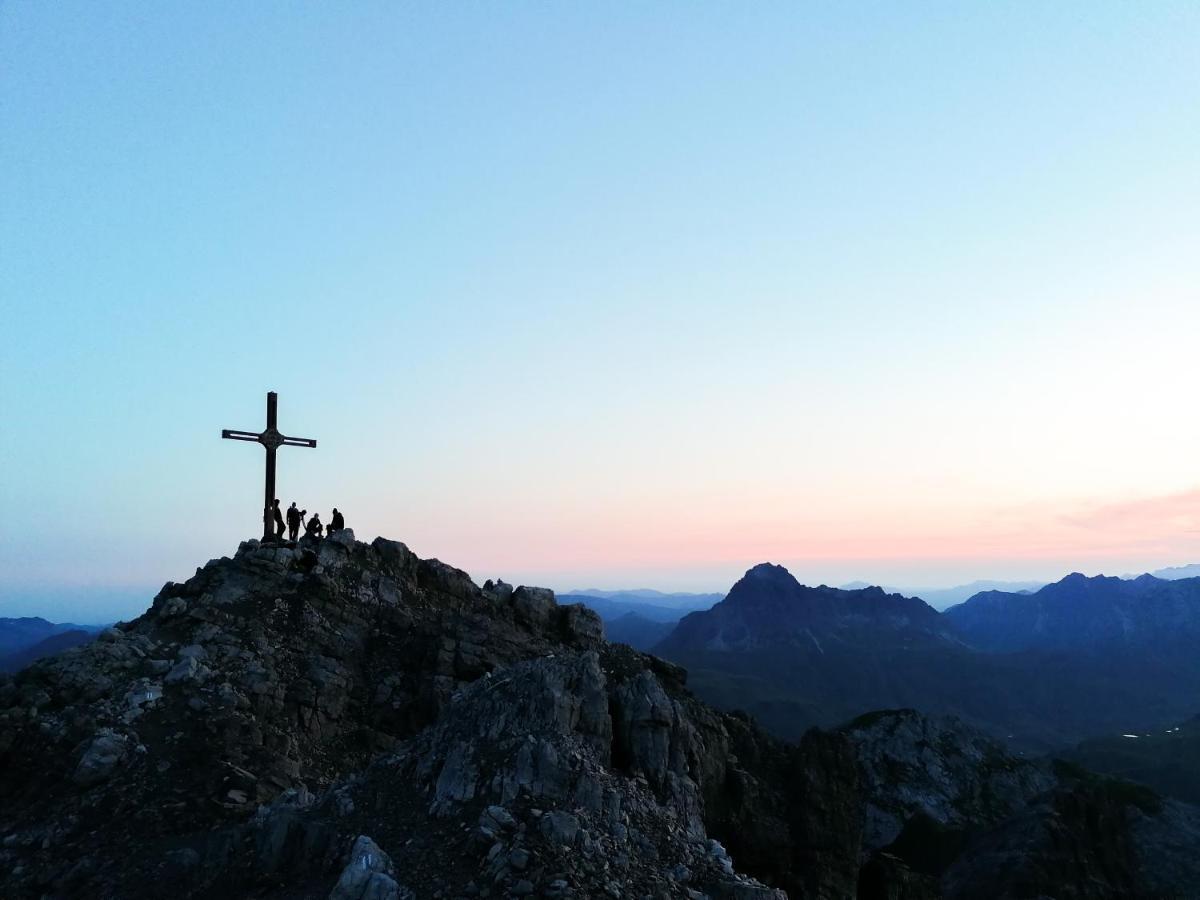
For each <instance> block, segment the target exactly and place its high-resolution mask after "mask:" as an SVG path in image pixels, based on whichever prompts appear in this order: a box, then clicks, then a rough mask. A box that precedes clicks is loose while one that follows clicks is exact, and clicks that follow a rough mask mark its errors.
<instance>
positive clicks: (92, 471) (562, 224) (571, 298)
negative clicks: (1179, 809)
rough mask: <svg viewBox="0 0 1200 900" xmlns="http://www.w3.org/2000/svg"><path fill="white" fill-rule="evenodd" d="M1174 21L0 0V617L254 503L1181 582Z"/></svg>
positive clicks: (936, 8)
mask: <svg viewBox="0 0 1200 900" xmlns="http://www.w3.org/2000/svg"><path fill="white" fill-rule="evenodd" d="M1198 113H1200V6H1198V5H1196V4H1194V3H1183V2H1178V3H1171V2H1163V3H1146V4H1129V3H1106V2H1097V0H1089V2H1062V3H1054V4H1032V3H991V4H962V3H912V4H891V3H847V4H833V3H812V4H793V3H779V4H770V3H761V4H752V5H749V6H748V5H746V4H733V3H687V4H683V3H672V2H663V3H656V4H635V3H604V4H546V3H525V4H480V3H465V2H464V3H436V4H435V3H429V4H400V3H392V2H388V3H371V2H361V3H355V4H319V3H269V2H262V3H255V4H241V3H221V2H212V3H204V4H152V3H120V2H117V3H106V4H95V3H90V2H61V3H54V4H48V3H38V2H22V0H9V2H5V3H3V4H0V317H2V320H3V322H4V323H5V327H4V329H3V331H2V332H0V341H2V342H3V352H2V353H0V413H2V416H3V423H4V424H3V426H2V427H0V502H2V503H3V510H4V514H3V516H2V518H0V616H4V615H26V614H42V615H47V617H49V618H56V619H59V620H62V619H71V620H74V621H81V622H92V621H106V620H110V619H114V618H121V617H130V616H132V615H136V614H137V613H138V612H140V611H141V609H143V608H144V607H145V605H146V603H147V602H148V601H149V599H150V598H151V597H152V596H153V594H154V592H155V591H156V590H157V588H158V587H159V586H161V584H162V583H163V582H165V581H167V580H175V581H180V580H183V579H185V578H186V577H188V576H189V575H190V574H191V572H192V571H193V570H194V569H195V567H196V566H198V565H202V564H203V563H204V562H205V561H206V560H208V559H209V558H212V557H218V556H222V555H230V554H232V552H233V551H234V550H235V549H236V547H237V544H238V542H239V541H240V540H242V539H244V538H248V537H252V536H255V535H256V534H257V533H258V524H259V507H260V501H261V491H262V488H261V483H262V469H263V460H262V455H263V454H262V451H261V449H260V448H258V447H256V446H254V445H251V444H244V443H236V442H232V441H221V440H220V431H221V429H222V428H237V429H246V430H259V429H261V428H262V427H263V424H264V415H265V413H264V406H265V393H266V391H268V390H275V391H278V392H279V396H280V400H279V409H280V428H281V430H282V431H283V432H284V433H287V434H292V435H296V436H300V437H312V438H316V439H318V442H319V443H318V447H317V449H316V450H308V449H298V448H285V449H283V450H281V451H280V453H279V467H280V468H279V472H280V474H279V489H278V493H279V496H280V498H281V500H282V501H283V503H284V504H285V505H286V504H287V503H289V502H291V501H292V500H297V501H298V502H299V503H300V505H301V506H304V507H306V508H308V509H310V510H312V509H319V510H322V511H323V512H324V516H323V518H325V519H326V520H327V519H328V515H329V513H328V510H329V509H330V508H332V507H333V506H338V507H339V508H340V509H341V510H343V512H344V513H345V515H346V522H347V524H348V525H349V526H350V527H352V528H353V529H354V530H355V532H356V534H357V535H358V537H359V538H360V539H362V538H366V539H368V540H370V539H371V538H373V537H374V536H375V535H377V534H381V535H384V536H386V537H389V538H394V539H397V540H402V541H404V542H405V543H406V544H408V545H409V546H410V547H411V548H412V549H413V550H414V551H416V552H417V553H419V554H420V555H422V556H432V557H437V558H440V559H442V560H445V561H447V562H450V563H452V564H454V565H457V566H459V567H461V568H463V569H465V570H466V571H468V572H469V573H470V574H471V575H472V576H473V577H474V578H475V579H476V581H477V582H482V581H483V580H484V579H486V578H489V577H491V578H495V577H503V578H504V579H505V580H507V581H510V582H514V583H527V584H542V585H547V586H550V587H553V588H556V589H558V590H566V589H571V588H581V587H601V588H620V587H625V588H632V587H653V588H658V589H663V590H697V591H719V590H724V589H727V588H728V587H729V585H730V584H732V583H733V581H734V580H736V579H737V577H738V576H739V575H740V574H741V573H742V572H743V571H745V569H747V568H749V567H750V566H751V565H753V564H755V563H757V562H761V561H764V560H770V561H773V562H779V563H783V564H784V565H787V566H788V568H789V569H790V570H791V571H792V572H793V573H794V574H795V575H796V576H797V577H798V578H800V580H801V581H805V582H808V583H820V582H826V583H830V584H837V583H841V582H845V581H850V580H858V579H862V580H867V581H876V582H881V583H885V584H904V585H927V586H939V585H951V584H956V583H961V582H964V581H971V580H974V579H976V578H1021V579H1024V578H1034V579H1047V580H1049V579H1053V578H1058V577H1061V576H1062V575H1064V574H1066V573H1067V572H1070V571H1083V572H1085V573H1088V574H1094V573H1099V572H1104V573H1108V574H1123V573H1126V572H1138V571H1145V570H1147V569H1154V568H1158V567H1161V566H1166V565H1178V564H1183V563H1188V562H1195V561H1200V454H1198V452H1197V451H1198V450H1200V417H1198V416H1197V415H1196V385H1197V377H1196V375H1197V372H1196V369H1197V361H1196V360H1197V352H1196V347H1197V335H1198V333H1200V277H1198V276H1200V217H1197V215H1196V210H1197V208H1198V203H1197V201H1198V199H1200V115H1198Z"/></svg>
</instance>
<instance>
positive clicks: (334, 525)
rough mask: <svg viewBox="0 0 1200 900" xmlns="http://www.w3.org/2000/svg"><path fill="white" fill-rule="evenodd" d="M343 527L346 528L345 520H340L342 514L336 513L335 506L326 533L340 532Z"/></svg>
mask: <svg viewBox="0 0 1200 900" xmlns="http://www.w3.org/2000/svg"><path fill="white" fill-rule="evenodd" d="M345 527H346V520H345V519H343V518H342V514H341V513H340V512H338V509H337V507H336V506H335V507H334V508H333V516H332V517H331V518H330V520H329V532H328V533H329V534H333V533H334V532H335V531H341V530H342V529H343V528H345Z"/></svg>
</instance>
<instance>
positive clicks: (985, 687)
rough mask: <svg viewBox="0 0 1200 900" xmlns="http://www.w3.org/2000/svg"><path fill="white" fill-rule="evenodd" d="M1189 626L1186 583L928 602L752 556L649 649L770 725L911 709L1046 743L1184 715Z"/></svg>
mask: <svg viewBox="0 0 1200 900" xmlns="http://www.w3.org/2000/svg"><path fill="white" fill-rule="evenodd" d="M1114 598H1116V599H1117V600H1119V601H1120V602H1119V603H1117V602H1115V601H1114ZM1010 611H1011V617H1010V615H1009V613H1010ZM1198 623H1200V580H1197V581H1195V582H1194V583H1189V582H1183V581H1176V582H1165V581H1160V580H1158V579H1154V578H1151V577H1150V576H1143V577H1142V578H1139V579H1137V580H1136V581H1134V582H1123V581H1121V580H1119V579H1107V578H1092V579H1088V578H1084V577H1083V576H1069V577H1068V578H1066V579H1063V581H1061V582H1058V583H1057V584H1054V585H1049V586H1047V587H1045V588H1043V589H1042V590H1040V591H1038V592H1037V593H1035V594H1025V593H1011V594H1008V593H999V592H988V593H984V594H981V595H978V596H977V597H975V598H972V599H971V600H969V601H968V602H966V603H964V604H962V605H961V606H959V607H954V608H952V609H951V610H949V611H947V612H946V613H942V614H939V613H937V612H936V611H934V610H933V609H932V608H930V607H929V606H928V605H926V604H924V603H923V602H921V601H920V600H916V599H913V598H905V597H903V596H901V595H897V594H886V593H884V592H883V591H882V590H880V589H879V588H868V589H862V590H853V591H846V590H839V589H836V588H828V587H824V586H822V587H817V588H812V587H805V586H802V585H800V584H799V583H798V582H797V581H796V580H795V579H794V578H793V577H792V576H791V575H790V574H789V573H788V572H787V570H786V569H783V568H782V567H779V566H772V565H769V564H763V565H760V566H756V567H754V568H753V569H751V570H750V571H749V572H747V573H746V576H745V577H744V578H742V579H741V580H740V581H739V582H738V583H737V584H736V585H735V586H734V588H733V589H732V590H731V591H730V593H729V595H728V597H727V598H726V599H725V601H723V602H722V603H720V604H718V605H717V606H715V607H714V608H713V609H712V610H709V611H707V612H697V613H692V614H690V615H688V616H686V617H685V618H684V619H682V620H681V621H680V623H679V625H678V626H677V627H676V629H675V631H674V632H672V633H671V634H670V635H669V636H668V637H667V638H665V639H664V640H663V641H662V642H661V643H660V644H658V645H657V646H656V647H655V648H654V652H656V653H660V654H661V655H662V656H664V657H666V658H668V659H671V660H673V661H675V662H678V663H680V664H681V665H684V666H686V667H687V668H688V670H689V671H690V672H691V684H692V686H693V689H695V690H696V691H697V692H698V694H699V695H700V696H702V697H704V698H705V699H707V700H709V701H710V702H712V703H714V704H715V705H717V706H718V707H720V708H724V709H735V708H741V709H745V710H747V711H748V712H750V713H752V714H753V715H755V716H756V717H757V718H758V719H759V720H760V721H762V722H763V724H764V725H766V726H767V727H768V728H770V729H771V730H773V731H775V732H776V733H778V734H780V735H782V736H784V737H796V736H798V735H800V734H802V733H803V732H804V731H805V730H806V729H807V728H809V727H812V726H814V725H816V726H824V727H829V726H833V725H836V724H838V723H839V722H843V721H846V720H847V719H850V718H852V717H854V716H856V715H858V714H860V713H862V712H864V711H866V710H871V709H877V708H880V707H913V708H917V709H920V710H922V711H924V712H929V713H935V714H952V715H955V716H958V717H960V718H962V719H964V720H966V721H968V722H971V723H972V724H974V725H976V726H978V727H981V728H984V729H986V730H988V731H990V732H991V733H993V734H995V735H997V736H999V737H1001V738H1004V739H1007V740H1010V741H1011V742H1012V744H1013V745H1014V746H1016V747H1020V748H1024V749H1027V750H1029V751H1037V752H1046V751H1050V750H1053V749H1055V748H1058V747H1062V746H1065V745H1069V744H1074V743H1075V742H1077V741H1079V740H1081V739H1084V738H1086V737H1089V736H1092V735H1096V734H1104V733H1120V732H1122V731H1127V730H1130V729H1139V728H1149V727H1158V726H1159V725H1161V724H1163V723H1170V722H1174V721H1178V720H1179V719H1181V718H1184V717H1187V716H1189V715H1191V714H1192V713H1193V711H1194V708H1195V706H1196V703H1197V698H1198V697H1200V654H1198V653H1196V652H1195V648H1196V647H1197V646H1200V625H1198Z"/></svg>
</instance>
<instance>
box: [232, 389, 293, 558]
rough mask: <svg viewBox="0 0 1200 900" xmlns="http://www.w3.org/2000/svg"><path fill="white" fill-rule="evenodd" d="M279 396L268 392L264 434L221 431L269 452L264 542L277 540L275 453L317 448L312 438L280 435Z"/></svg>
mask: <svg viewBox="0 0 1200 900" xmlns="http://www.w3.org/2000/svg"><path fill="white" fill-rule="evenodd" d="M278 403H279V396H278V395H277V394H276V393H275V392H274V391H268V392H267V428H266V430H265V431H262V432H254V431H236V430H234V429H232V428H223V429H221V437H223V438H228V439H229V440H231V441H257V442H258V443H260V444H262V445H263V447H265V448H266V450H267V485H266V487H267V489H266V493H265V494H264V500H263V540H264V541H273V540H275V527H274V521H273V519H274V517H273V516H272V513H271V510H272V508H273V507H274V500H275V451H276V450H278V449H279V448H280V447H316V446H317V442H316V441H314V440H311V439H310V438H296V437H287V436H286V435H283V434H280V433H279V429H278V428H277V427H276V424H277V423H276V418H277V407H278Z"/></svg>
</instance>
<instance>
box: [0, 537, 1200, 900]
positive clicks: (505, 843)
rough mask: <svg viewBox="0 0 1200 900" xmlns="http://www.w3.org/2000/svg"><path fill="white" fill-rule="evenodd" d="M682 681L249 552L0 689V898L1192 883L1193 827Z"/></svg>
mask: <svg viewBox="0 0 1200 900" xmlns="http://www.w3.org/2000/svg"><path fill="white" fill-rule="evenodd" d="M684 685H685V673H684V671H683V670H682V669H680V668H679V667H677V666H674V665H672V664H670V663H667V662H664V661H663V660H659V659H656V658H655V657H652V656H648V655H644V654H641V653H638V652H636V651H634V650H632V649H630V648H628V647H625V646H621V645H610V644H608V643H606V642H605V641H604V639H603V635H602V626H601V624H600V622H599V620H598V619H597V618H596V616H595V615H594V614H592V613H591V612H590V611H588V610H587V609H585V608H583V607H580V606H560V605H558V603H557V602H556V601H555V598H554V596H553V594H551V593H550V592H549V591H545V590H541V589H537V588H524V587H522V588H517V589H515V590H514V589H513V588H511V587H509V586H508V585H505V584H503V583H502V582H501V583H497V584H493V583H491V582H488V583H487V584H486V585H485V586H484V587H483V588H480V587H477V586H476V585H475V584H474V583H473V582H472V581H471V580H470V578H468V577H467V575H466V574H465V573H463V572H461V571H459V570H457V569H454V568H452V567H450V566H447V565H445V564H443V563H440V562H437V561H436V560H421V559H418V558H417V557H416V556H415V555H414V554H412V553H411V552H409V551H408V549H407V548H406V547H404V545H402V544H398V543H394V542H390V541H384V540H376V541H375V542H373V543H372V544H370V545H367V544H362V543H358V542H356V541H354V539H353V535H352V534H349V533H342V534H339V535H338V536H337V537H336V538H332V539H326V540H324V541H319V542H317V541H314V542H301V544H300V545H299V546H297V547H295V548H290V547H274V546H259V545H258V544H257V542H248V543H246V544H243V545H242V547H241V548H239V551H238V553H237V554H236V555H235V556H234V557H233V558H232V559H229V558H226V559H221V560H214V561H213V562H210V563H209V564H208V565H206V566H205V567H204V568H202V569H200V570H198V571H197V573H196V575H195V576H194V577H193V578H191V579H189V580H188V581H187V582H186V583H184V584H168V585H167V586H166V587H164V588H163V590H162V591H161V592H160V594H159V595H158V596H157V597H156V598H155V600H154V602H153V605H152V607H151V608H150V610H149V611H148V612H147V613H146V614H145V615H143V616H142V617H141V618H139V619H137V620H135V621H133V622H130V623H127V624H124V625H121V626H119V627H117V628H114V629H111V630H109V631H108V632H106V633H104V634H103V635H101V637H100V638H99V639H98V640H97V641H96V642H95V643H93V644H91V645H88V646H86V647H82V648H78V649H76V650H72V651H68V652H66V653H65V654H63V655H61V656H59V657H56V658H53V659H49V660H43V661H41V662H39V663H37V664H35V665H33V666H31V667H30V668H28V669H26V670H24V671H22V672H21V673H19V674H17V675H16V676H15V677H6V678H5V679H4V680H0V764H2V768H0V895H2V896H4V897H6V898H8V897H12V898H24V897H49V898H53V897H88V898H108V897H112V898H134V900H137V898H143V897H145V898H149V897H161V896H164V894H165V893H169V894H170V895H171V896H177V897H181V898H182V897H209V898H226V897H241V896H255V897H269V898H280V900H282V898H318V897H320V898H325V897H330V898H336V900H349V898H354V900H360V898H376V900H399V898H405V897H420V898H425V897H431V898H458V897H520V896H542V897H568V896H569V897H577V898H591V897H606V896H607V897H614V898H619V897H631V898H642V897H681V898H683V897H687V898H700V897H710V898H721V897H728V898H738V900H755V898H773V900H781V898H783V897H784V896H790V897H793V898H801V897H804V898H807V897H819V898H843V897H853V896H856V895H857V896H860V897H863V898H868V900H869V898H875V897H881V898H882V897H900V896H904V897H934V896H941V895H942V893H943V892H945V893H946V895H947V896H963V897H965V896H972V894H971V893H970V891H971V890H973V889H974V888H973V886H975V885H977V884H979V883H982V882H981V881H980V879H983V880H985V881H986V879H987V878H988V877H989V876H988V874H987V873H988V871H989V868H988V867H989V865H991V863H990V860H993V859H995V858H997V857H996V854H994V853H991V851H989V850H988V848H989V847H993V846H995V844H996V842H997V841H1001V842H1003V846H1005V847H1009V846H1017V847H1024V848H1026V850H1027V852H1025V853H1024V855H1021V854H1020V853H1016V852H1013V853H1008V854H1007V856H1005V857H1004V863H1005V866H1006V870H1007V871H1010V872H1016V873H1018V875H1015V876H1012V877H1014V878H1018V882H1019V878H1020V876H1019V873H1020V872H1022V871H1025V870H1026V869H1028V868H1029V867H1033V869H1034V870H1036V871H1039V872H1041V871H1043V870H1045V871H1049V872H1051V873H1052V872H1053V871H1054V867H1053V865H1050V866H1049V868H1048V869H1046V865H1047V860H1048V859H1049V860H1050V861H1051V862H1053V857H1052V853H1051V851H1052V850H1053V849H1054V848H1059V847H1064V846H1065V847H1073V848H1075V850H1077V851H1078V853H1077V854H1076V855H1078V854H1079V853H1103V854H1105V855H1106V858H1110V859H1113V860H1117V861H1118V862H1120V861H1124V862H1122V863H1121V864H1120V865H1115V866H1114V867H1112V868H1111V872H1109V874H1107V875H1104V874H1102V876H1101V880H1102V881H1103V884H1104V885H1105V887H1106V889H1107V887H1109V886H1112V887H1113V890H1117V889H1121V890H1124V889H1126V888H1127V887H1128V886H1129V884H1134V885H1135V886H1136V885H1137V884H1140V883H1141V882H1140V881H1139V879H1141V878H1142V877H1143V876H1142V874H1140V873H1143V872H1144V869H1145V866H1144V863H1145V862H1146V861H1151V862H1153V861H1154V860H1156V859H1166V860H1168V862H1169V863H1170V865H1168V866H1166V868H1165V869H1164V871H1167V872H1169V873H1171V874H1170V875H1169V877H1168V876H1164V878H1160V881H1163V880H1164V879H1165V881H1166V883H1167V884H1168V886H1170V884H1174V883H1176V882H1178V883H1185V881H1184V880H1185V879H1187V878H1190V877H1192V875H1193V874H1195V873H1193V872H1192V871H1191V869H1190V868H1189V867H1188V860H1189V859H1190V858H1192V857H1189V855H1188V852H1190V851H1191V850H1192V849H1200V842H1197V840H1195V838H1194V837H1189V832H1188V830H1187V822H1189V821H1191V820H1190V819H1188V816H1189V815H1190V814H1191V813H1190V808H1184V809H1181V810H1180V809H1172V810H1166V811H1164V810H1162V809H1159V810H1158V811H1155V810H1154V809H1152V808H1147V809H1146V810H1137V811H1136V813H1135V812H1132V811H1131V809H1132V807H1131V806H1130V803H1131V802H1133V801H1131V800H1130V799H1129V798H1128V797H1125V796H1124V795H1122V794H1121V793H1120V792H1119V791H1118V792H1115V793H1114V792H1113V791H1107V792H1106V791H1105V790H1099V789H1098V788H1096V786H1095V784H1093V783H1091V782H1088V783H1087V784H1086V785H1085V784H1084V782H1083V781H1080V780H1079V779H1078V778H1077V777H1076V776H1074V775H1072V776H1071V777H1070V778H1068V777H1066V776H1064V775H1063V774H1062V773H1058V772H1054V771H1051V770H1049V769H1047V768H1039V767H1035V766H1032V765H1031V764H1029V763H1024V762H1021V761H1019V760H1014V759H1013V758H1012V757H1008V756H1006V755H1005V754H1004V753H1003V751H1002V750H1001V749H1000V748H999V747H998V746H997V745H994V744H993V743H992V742H990V741H988V740H987V739H986V738H983V737H982V736H981V735H978V734H977V733H975V732H972V731H970V729H966V728H965V727H964V726H962V725H961V724H960V723H956V722H954V721H953V720H946V721H933V720H928V719H925V718H923V717H921V716H919V715H917V714H916V713H912V712H884V713H878V714H876V715H874V716H873V717H868V718H864V719H863V720H860V721H858V722H857V723H855V724H853V725H851V726H849V727H847V728H846V729H844V730H841V731H836V732H821V731H812V732H809V733H807V734H805V735H804V736H803V738H802V739H801V740H799V741H798V742H796V743H794V744H789V743H784V742H781V741H778V740H775V739H773V738H770V737H769V736H767V735H766V734H764V733H763V732H762V731H760V730H759V729H758V728H757V726H755V725H754V724H753V723H752V722H751V721H749V720H748V719H746V718H745V717H743V716H738V715H736V714H724V713H719V712H717V711H715V710H713V709H712V708H710V707H708V706H706V705H705V704H703V703H701V702H699V701H698V700H696V699H695V698H694V697H693V696H692V695H691V694H690V693H689V692H688V691H687V690H686V688H685V686H684ZM1072 779H1074V780H1072ZM1097 791H1099V793H1097ZM1089 792H1091V793H1089ZM1097 797H1099V799H1097ZM1047 798H1053V799H1047ZM1064 798H1065V799H1064ZM1134 799H1135V800H1144V799H1145V798H1144V797H1140V796H1139V797H1137V798H1134ZM1071 804H1074V806H1072V805H1071ZM1064 809H1066V810H1069V811H1072V814H1071V815H1069V816H1066V815H1064V813H1063V812H1062V811H1063V810H1064ZM1106 811H1107V812H1106ZM1092 813H1096V815H1092ZM1100 813H1104V815H1101V816H1100V819H1102V820H1103V821H1104V822H1109V823H1112V827H1111V828H1108V827H1107V826H1105V827H1104V828H1101V829H1099V830H1097V829H1095V828H1092V824H1093V823H1094V822H1095V821H1097V815H1099V814H1100ZM1109 813H1111V815H1109ZM1104 816H1107V818H1105V817H1104ZM1047 823H1050V824H1051V825H1053V826H1054V827H1055V828H1058V829H1059V831H1060V832H1061V834H1059V836H1058V838H1056V839H1055V840H1040V839H1039V838H1038V837H1037V835H1040V834H1043V833H1046V832H1045V829H1046V828H1047V827H1049V826H1048V825H1047ZM1003 829H1008V830H1007V831H1004V830H1003ZM1039 829H1040V830H1039ZM1089 829H1091V830H1089ZM930 835H932V836H933V838H935V839H937V840H938V841H941V839H942V838H947V840H946V841H941V843H939V844H938V846H942V845H943V844H944V845H945V846H946V847H949V848H950V849H949V850H947V851H945V852H938V853H933V854H931V853H929V852H927V850H928V847H929V846H930V842H929V840H928V839H927V838H929V836H930ZM1006 835H1007V836H1006ZM1022 841H1024V843H1021V842H1022ZM1189 841H1190V843H1189ZM1072 842H1073V843H1072ZM1165 845H1170V846H1174V847H1176V848H1184V849H1185V850H1187V851H1188V852H1177V853H1176V854H1175V856H1174V857H1168V856H1165V855H1163V854H1161V853H1159V850H1158V848H1160V847H1162V846H1165ZM976 847H982V848H983V851H978V852H977V850H976V849H975V848H976ZM1047 848H1050V849H1047ZM1114 848H1115V849H1114ZM1118 851H1119V852H1120V853H1123V854H1124V856H1120V857H1118V856H1117V855H1115V854H1116V853H1117V852H1118ZM1072 852H1074V851H1072ZM989 854H990V855H989ZM1156 854H1157V855H1156ZM1193 856H1194V857H1195V858H1200V853H1195V854H1193ZM1023 867H1025V868H1023ZM1139 867H1140V868H1139ZM1193 868H1194V867H1193ZM1047 877H1050V876H1047ZM1104 879H1107V880H1104ZM1014 895H1015V894H1014ZM1102 895H1103V894H1100V893H1093V894H1081V895H1080V896H1102ZM1134 895H1136V893H1135V894H1134ZM974 896H978V894H975V895H974Z"/></svg>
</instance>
